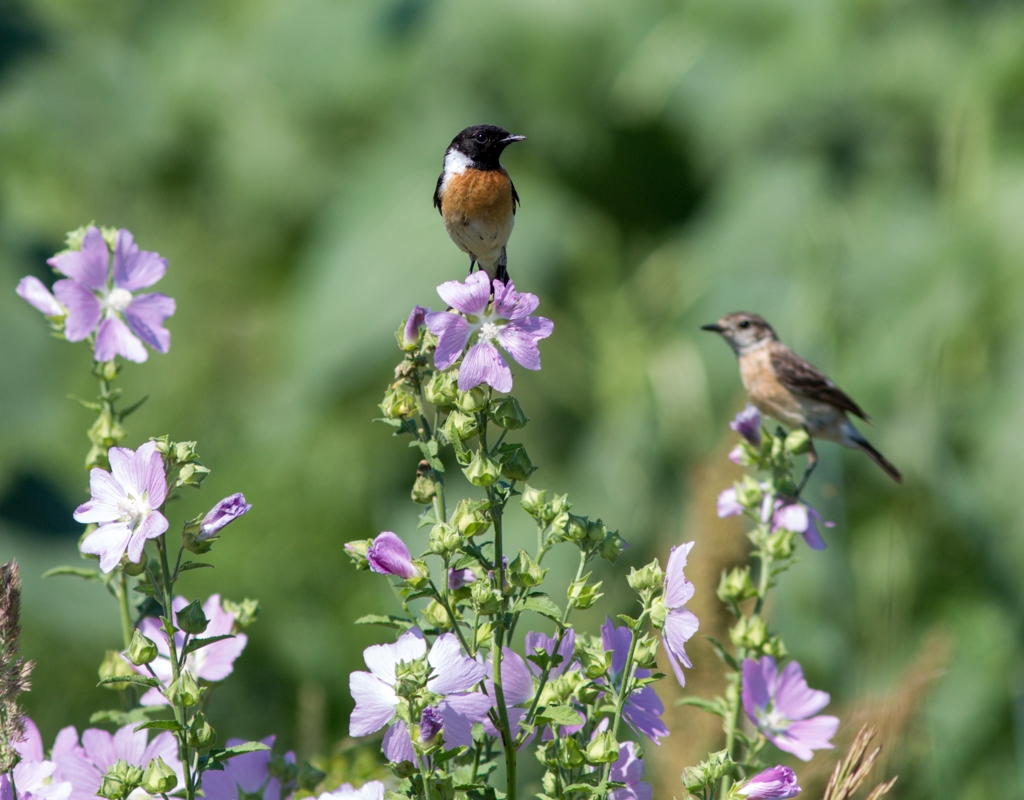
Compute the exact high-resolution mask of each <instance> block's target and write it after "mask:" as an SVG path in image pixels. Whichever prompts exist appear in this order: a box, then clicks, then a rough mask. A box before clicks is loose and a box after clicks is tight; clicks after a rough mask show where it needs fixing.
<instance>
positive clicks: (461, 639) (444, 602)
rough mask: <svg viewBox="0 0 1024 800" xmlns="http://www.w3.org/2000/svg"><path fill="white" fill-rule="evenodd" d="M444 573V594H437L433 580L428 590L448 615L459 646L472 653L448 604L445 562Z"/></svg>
mask: <svg viewBox="0 0 1024 800" xmlns="http://www.w3.org/2000/svg"><path fill="white" fill-rule="evenodd" d="M444 572H445V590H444V594H442V593H441V592H439V591H438V590H437V586H436V585H434V581H433V580H431V581H430V588H431V590H432V591H433V592H434V598H435V599H436V600H437V602H439V603H440V604H441V605H442V606H443V607H444V610H445V612H446V613H447V614H448V619H450V620H451V622H452V629H453V630H454V631H455V635H456V636H458V637H459V644H461V645H462V648H463V650H465V651H466V652H467V653H472V652H473V651H472V650H470V649H469V643H468V642H467V641H466V638H465V636H464V635H463V633H462V628H461V627H460V626H459V621H458V620H457V619H456V618H455V612H453V611H452V607H451V605H450V604H449V603H448V565H447V562H446V563H445V568H444Z"/></svg>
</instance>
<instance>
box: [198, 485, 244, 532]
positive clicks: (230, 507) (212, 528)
mask: <svg viewBox="0 0 1024 800" xmlns="http://www.w3.org/2000/svg"><path fill="white" fill-rule="evenodd" d="M250 510H252V505H251V504H250V503H247V502H245V495H243V494H242V493H241V492H235V493H234V494H232V495H229V496H228V497H225V498H224V499H223V500H221V501H220V502H219V503H217V505H215V506H214V507H213V508H211V509H210V510H209V512H207V514H206V516H205V517H203V520H202V522H200V523H199V532H198V533H197V534H196V537H195V538H196V541H197V542H206V541H209V540H210V539H214V538H216V536H217V534H218V533H220V532H221V531H222V530H223V529H224V527H225V526H226V525H228V524H229V523H231V522H234V521H235V520H236V519H238V518H239V517H240V516H242V515H243V514H247V513H249V511H250Z"/></svg>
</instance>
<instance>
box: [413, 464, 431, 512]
mask: <svg viewBox="0 0 1024 800" xmlns="http://www.w3.org/2000/svg"><path fill="white" fill-rule="evenodd" d="M436 496H437V484H436V483H435V482H434V471H433V470H432V469H431V468H430V462H429V461H427V460H426V459H424V460H423V461H420V463H419V465H418V466H417V467H416V481H415V483H413V485H412V501H413V502H414V503H419V504H420V505H421V506H429V505H430V504H431V503H432V502H433V501H434V498H435V497H436Z"/></svg>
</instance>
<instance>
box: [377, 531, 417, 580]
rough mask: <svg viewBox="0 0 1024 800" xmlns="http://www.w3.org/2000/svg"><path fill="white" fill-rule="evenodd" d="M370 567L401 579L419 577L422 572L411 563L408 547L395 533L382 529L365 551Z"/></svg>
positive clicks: (382, 573)
mask: <svg viewBox="0 0 1024 800" xmlns="http://www.w3.org/2000/svg"><path fill="white" fill-rule="evenodd" d="M366 559H367V561H369V562H370V569H371V570H373V571H374V572H376V573H379V574H381V575H394V576H395V577H398V578H401V579H402V580H406V581H407V580H410V579H413V578H418V577H420V576H421V575H422V574H423V573H422V572H421V571H420V569H419V567H418V566H417V565H416V564H415V563H413V560H412V556H411V554H410V553H409V548H408V547H406V546H405V542H403V541H402V540H401V539H400V538H399V537H398V535H397V534H395V533H393V532H392V531H383V532H381V534H380V535H379V536H377V538H376V539H374V540H373V544H371V545H370V547H369V548H368V549H367V551H366Z"/></svg>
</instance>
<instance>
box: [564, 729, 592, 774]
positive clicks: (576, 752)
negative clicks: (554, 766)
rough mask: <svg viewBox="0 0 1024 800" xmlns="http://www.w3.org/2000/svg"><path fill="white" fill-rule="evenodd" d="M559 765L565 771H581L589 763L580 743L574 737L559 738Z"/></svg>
mask: <svg viewBox="0 0 1024 800" xmlns="http://www.w3.org/2000/svg"><path fill="white" fill-rule="evenodd" d="M557 758H558V765H559V766H560V767H562V768H563V769H579V768H580V767H582V766H583V764H584V763H586V761H587V756H586V754H584V752H583V751H582V750H581V749H580V746H579V743H578V742H577V741H576V740H575V739H574V738H573V737H572V736H559V737H558V756H557Z"/></svg>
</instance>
